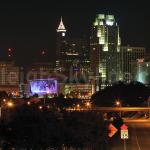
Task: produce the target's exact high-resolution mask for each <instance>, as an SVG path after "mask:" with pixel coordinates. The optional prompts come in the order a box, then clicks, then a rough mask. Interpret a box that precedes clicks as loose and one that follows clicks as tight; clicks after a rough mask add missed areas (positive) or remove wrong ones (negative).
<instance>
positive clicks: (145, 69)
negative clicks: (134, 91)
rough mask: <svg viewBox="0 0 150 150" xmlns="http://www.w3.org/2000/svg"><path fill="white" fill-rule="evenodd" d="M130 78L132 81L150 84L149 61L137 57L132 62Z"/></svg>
mask: <svg viewBox="0 0 150 150" xmlns="http://www.w3.org/2000/svg"><path fill="white" fill-rule="evenodd" d="M132 78H133V80H134V81H138V82H141V83H143V84H146V85H148V84H150V62H149V61H145V60H144V59H137V60H136V62H134V63H132Z"/></svg>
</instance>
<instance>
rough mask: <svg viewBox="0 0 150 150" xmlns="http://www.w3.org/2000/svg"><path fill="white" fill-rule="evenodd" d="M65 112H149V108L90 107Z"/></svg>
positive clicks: (70, 109)
mask: <svg viewBox="0 0 150 150" xmlns="http://www.w3.org/2000/svg"><path fill="white" fill-rule="evenodd" d="M67 111H103V112H105V111H106V112H108V111H124V112H125V111H128V112H129V111H150V107H92V108H76V109H73V108H69V109H67Z"/></svg>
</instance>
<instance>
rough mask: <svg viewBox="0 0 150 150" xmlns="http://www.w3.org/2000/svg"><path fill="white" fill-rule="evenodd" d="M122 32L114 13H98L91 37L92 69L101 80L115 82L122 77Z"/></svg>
mask: <svg viewBox="0 0 150 150" xmlns="http://www.w3.org/2000/svg"><path fill="white" fill-rule="evenodd" d="M120 44H121V40H120V34H119V26H118V24H117V22H116V21H115V17H114V16H113V15H104V14H98V15H97V16H96V19H95V21H94V24H93V27H92V33H91V37H90V61H91V71H92V72H93V74H94V76H96V77H99V78H100V79H101V82H105V81H106V82H109V83H113V82H116V81H118V80H120V78H121V72H120Z"/></svg>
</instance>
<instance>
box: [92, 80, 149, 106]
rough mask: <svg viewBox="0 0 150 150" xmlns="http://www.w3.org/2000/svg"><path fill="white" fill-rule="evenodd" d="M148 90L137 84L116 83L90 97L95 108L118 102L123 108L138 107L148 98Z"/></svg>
mask: <svg viewBox="0 0 150 150" xmlns="http://www.w3.org/2000/svg"><path fill="white" fill-rule="evenodd" d="M149 93H150V89H149V88H148V87H145V85H144V84H142V83H139V82H132V83H130V84H124V83H122V82H118V83H116V84H114V85H113V86H112V87H106V88H105V89H104V90H101V91H99V92H97V93H95V94H94V95H93V96H92V100H93V101H94V104H95V105H97V106H113V105H114V104H115V101H116V100H120V101H121V102H122V105H124V106H128V105H129V106H140V105H142V104H143V102H144V101H146V100H147V99H148V97H149Z"/></svg>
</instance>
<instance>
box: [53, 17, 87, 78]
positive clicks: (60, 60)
mask: <svg viewBox="0 0 150 150" xmlns="http://www.w3.org/2000/svg"><path fill="white" fill-rule="evenodd" d="M56 44H57V52H56V57H57V58H56V68H57V70H59V71H61V72H65V73H67V74H66V75H67V76H68V73H69V74H70V73H72V74H76V75H78V74H80V73H83V72H87V70H88V69H89V50H88V46H87V41H86V40H85V38H72V37H69V36H66V28H65V26H64V24H63V21H62V18H61V21H60V24H59V26H58V29H57V43H56Z"/></svg>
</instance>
